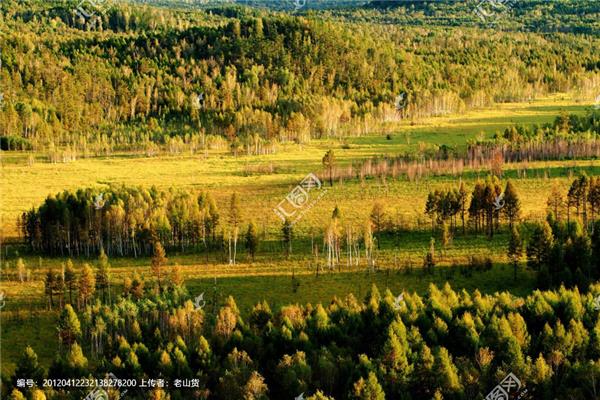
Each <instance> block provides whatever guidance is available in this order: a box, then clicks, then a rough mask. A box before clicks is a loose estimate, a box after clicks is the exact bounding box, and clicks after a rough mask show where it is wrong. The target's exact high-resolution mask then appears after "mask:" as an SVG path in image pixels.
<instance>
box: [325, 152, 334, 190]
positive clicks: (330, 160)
mask: <svg viewBox="0 0 600 400" xmlns="http://www.w3.org/2000/svg"><path fill="white" fill-rule="evenodd" d="M322 162H323V166H324V167H325V168H326V169H327V172H328V174H329V186H333V169H334V168H335V154H334V153H333V150H327V153H325V155H324V156H323V160H322Z"/></svg>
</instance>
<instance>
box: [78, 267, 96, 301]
mask: <svg viewBox="0 0 600 400" xmlns="http://www.w3.org/2000/svg"><path fill="white" fill-rule="evenodd" d="M78 287H79V306H80V307H85V306H86V305H88V301H89V300H90V299H91V298H92V296H93V295H94V293H95V291H96V276H95V275H94V270H93V269H92V267H90V265H89V264H87V263H86V264H83V268H82V269H81V273H80V274H79V284H78Z"/></svg>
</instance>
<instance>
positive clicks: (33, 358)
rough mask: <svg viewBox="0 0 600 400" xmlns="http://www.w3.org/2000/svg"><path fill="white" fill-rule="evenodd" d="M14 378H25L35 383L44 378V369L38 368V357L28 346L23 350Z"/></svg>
mask: <svg viewBox="0 0 600 400" xmlns="http://www.w3.org/2000/svg"><path fill="white" fill-rule="evenodd" d="M14 377H15V379H19V378H24V377H27V378H30V379H33V380H34V381H35V382H41V381H42V379H43V378H44V368H42V367H41V366H40V364H39V362H38V356H37V354H35V351H33V349H32V348H31V347H30V346H27V347H26V348H25V351H23V353H22V355H21V358H20V359H19V361H18V362H17V368H16V369H15V373H14Z"/></svg>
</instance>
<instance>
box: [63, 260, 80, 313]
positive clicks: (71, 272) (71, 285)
mask: <svg viewBox="0 0 600 400" xmlns="http://www.w3.org/2000/svg"><path fill="white" fill-rule="evenodd" d="M65 286H66V288H67V290H68V291H69V303H70V304H73V290H74V289H76V288H77V274H76V273H75V268H73V261H71V259H70V258H69V259H68V260H67V263H66V266H65Z"/></svg>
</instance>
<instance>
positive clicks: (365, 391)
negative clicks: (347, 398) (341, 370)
mask: <svg viewBox="0 0 600 400" xmlns="http://www.w3.org/2000/svg"><path fill="white" fill-rule="evenodd" d="M351 398H352V399H355V400H385V393H384V391H383V388H382V387H381V385H380V384H379V382H378V381H377V376H376V375H375V374H374V373H373V372H369V376H368V378H367V379H366V380H365V379H364V378H360V379H359V380H358V381H357V382H356V383H354V388H353V390H352V395H351Z"/></svg>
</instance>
